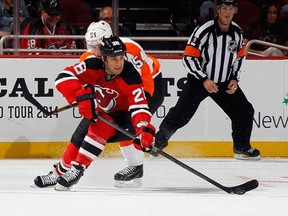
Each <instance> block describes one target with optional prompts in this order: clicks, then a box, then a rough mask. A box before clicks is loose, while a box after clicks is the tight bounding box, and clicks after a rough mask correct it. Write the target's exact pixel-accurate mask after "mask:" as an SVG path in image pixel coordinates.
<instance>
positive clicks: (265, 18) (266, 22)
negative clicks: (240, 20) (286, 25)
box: [244, 2, 283, 56]
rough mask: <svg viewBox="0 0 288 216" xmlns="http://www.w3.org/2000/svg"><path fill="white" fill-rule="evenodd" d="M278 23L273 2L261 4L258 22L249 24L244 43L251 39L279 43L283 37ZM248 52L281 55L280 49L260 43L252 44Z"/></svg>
mask: <svg viewBox="0 0 288 216" xmlns="http://www.w3.org/2000/svg"><path fill="white" fill-rule="evenodd" d="M281 34H282V30H281V28H280V23H279V10H278V7H277V4H276V3H275V2H270V3H269V4H264V5H262V6H261V9H260V14H259V19H258V22H256V23H253V24H251V25H250V26H249V27H248V29H247V32H246V33H245V35H244V43H245V44H247V43H248V41H250V40H252V39H257V40H262V41H266V42H270V43H275V44H280V43H281V42H282V41H283V39H282V38H281V37H282V35H281ZM249 52H253V53H256V54H260V55H264V56H283V53H282V51H281V50H279V49H277V48H275V47H267V46H263V45H260V44H252V45H251V47H250V49H249Z"/></svg>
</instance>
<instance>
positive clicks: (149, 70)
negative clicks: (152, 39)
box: [80, 37, 161, 96]
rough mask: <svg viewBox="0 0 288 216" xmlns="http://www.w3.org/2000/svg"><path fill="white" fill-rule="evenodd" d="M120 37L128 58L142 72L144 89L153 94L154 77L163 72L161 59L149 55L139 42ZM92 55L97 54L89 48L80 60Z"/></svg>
mask: <svg viewBox="0 0 288 216" xmlns="http://www.w3.org/2000/svg"><path fill="white" fill-rule="evenodd" d="M120 39H121V40H122V41H123V43H124V44H125V45H126V48H127V51H126V60H127V61H129V62H131V63H132V64H133V65H134V67H135V68H136V70H137V71H138V72H139V73H140V75H141V78H142V82H143V86H144V90H145V91H147V92H149V93H150V95H151V96H152V95H153V93H154V80H153V79H154V78H155V77H156V76H157V75H158V74H160V73H161V71H160V63H159V61H158V60H157V59H156V58H155V57H153V56H150V55H147V54H146V53H145V52H144V50H143V48H142V47H141V46H140V45H139V44H138V43H137V42H135V41H133V40H131V39H129V38H126V37H120ZM91 57H95V55H94V54H93V52H92V51H91V50H88V51H87V52H86V53H83V54H82V55H81V57H80V61H84V60H85V59H87V58H91Z"/></svg>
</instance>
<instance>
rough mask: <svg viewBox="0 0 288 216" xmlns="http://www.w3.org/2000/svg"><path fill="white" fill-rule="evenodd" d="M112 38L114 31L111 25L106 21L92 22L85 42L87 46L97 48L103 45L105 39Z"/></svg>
mask: <svg viewBox="0 0 288 216" xmlns="http://www.w3.org/2000/svg"><path fill="white" fill-rule="evenodd" d="M111 36H112V29H111V27H110V25H109V24H108V23H107V22H105V21H99V22H92V23H91V24H90V25H89V26H88V28H87V32H86V34H85V40H86V43H87V45H89V46H95V45H98V44H101V42H102V40H103V38H109V37H111Z"/></svg>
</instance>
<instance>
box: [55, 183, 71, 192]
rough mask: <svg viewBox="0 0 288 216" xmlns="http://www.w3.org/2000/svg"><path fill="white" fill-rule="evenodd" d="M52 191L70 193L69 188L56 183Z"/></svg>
mask: <svg viewBox="0 0 288 216" xmlns="http://www.w3.org/2000/svg"><path fill="white" fill-rule="evenodd" d="M54 190H56V191H70V190H71V187H65V186H63V185H60V184H58V183H57V184H56V185H55V187H54Z"/></svg>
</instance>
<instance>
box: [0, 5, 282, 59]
mask: <svg viewBox="0 0 288 216" xmlns="http://www.w3.org/2000/svg"><path fill="white" fill-rule="evenodd" d="M14 1H15V0H14ZM244 1H248V0H239V1H238V4H239V6H240V4H241V2H244ZM96 2H102V4H99V6H100V5H101V7H98V6H97V5H95V4H96V3H95V1H90V0H67V1H66V0H19V16H20V34H46V35H49V34H51V35H61V34H65V35H66V34H68V35H69V34H71V35H84V34H85V32H86V29H87V27H88V25H89V24H90V23H91V22H93V21H95V22H96V21H99V20H104V21H107V22H108V23H109V24H110V25H111V26H112V24H113V23H112V8H111V3H112V1H96ZM122 2H123V1H120V2H119V7H120V8H121V7H122V6H121V3H122ZM124 2H125V1H124ZM127 2H128V3H129V1H127ZM249 2H250V3H253V4H254V5H256V6H257V8H258V9H259V11H258V13H256V12H255V14H249V16H250V17H251V16H252V17H253V15H254V16H257V17H254V20H255V22H252V23H245V25H242V24H241V23H238V24H239V25H240V27H242V30H243V32H244V38H245V43H247V42H248V41H250V40H252V39H259V40H263V41H267V42H272V43H276V44H280V45H284V46H287V44H288V42H287V41H288V31H287V30H288V27H287V25H288V0H249ZM55 3H56V4H58V6H57V7H56V9H55V8H53V5H55ZM109 3H110V6H109ZM128 3H127V4H128ZM105 4H106V5H105ZM155 4H156V3H155ZM73 5H74V6H75V7H74V6H73ZM146 5H148V6H147V7H150V6H151V7H152V6H153V1H152V3H151V2H150V1H147V2H146ZM166 5H167V4H166ZM50 6H51V7H52V8H50ZM102 6H103V7H102ZM125 7H126V11H125V14H124V15H123V13H122V12H121V11H120V12H119V23H120V25H119V29H118V31H117V32H118V35H119V36H128V37H131V36H163V37H165V36H187V37H188V36H190V35H191V33H192V31H193V30H194V29H195V28H196V27H197V26H199V25H202V24H203V23H205V22H206V21H208V20H210V19H213V18H214V16H215V15H214V11H215V6H214V0H206V1H205V0H180V1H175V0H170V2H169V13H167V17H166V18H165V17H164V18H165V19H167V20H168V22H169V23H170V24H171V26H172V27H171V28H172V31H171V28H170V31H169V32H168V31H162V32H161V31H160V30H158V31H155V30H154V31H153V30H151V31H149V30H147V31H137V29H136V27H135V26H136V24H135V23H134V24H133V20H135V22H137V19H138V18H135V16H134V17H131V16H130V17H129V13H132V10H130V9H129V8H127V5H126V6H125ZM158 8H159V7H158ZM247 9H248V8H247ZM49 11H50V12H51V11H52V12H51V13H50V12H49ZM80 11H81V12H82V13H81V14H79V13H80ZM85 11H86V12H85ZM87 11H89V12H87ZM122 11H123V10H122ZM241 11H242V13H244V12H243V8H242V9H241ZM89 13H90V14H89ZM159 13H160V12H159ZM258 14H259V16H258ZM88 15H89V16H88ZM85 16H87V17H85ZM139 16H142V14H141V13H140V12H139ZM159 16H160V15H159ZM164 16H166V15H164ZM239 16H240V14H239ZM153 17H155V19H156V18H157V19H158V18H159V17H157V16H153V14H152V13H151V17H149V16H147V17H146V19H147V20H149V19H153ZM236 17H237V16H236ZM164 18H163V19H164ZM144 19H145V18H144ZM35 20H38V22H35ZM43 20H44V21H43ZM238 20H244V18H243V19H241V17H240V18H239V19H238ZM41 21H42V22H44V23H48V24H45V25H42V26H41V25H40V23H41ZM31 22H32V23H33V25H32V27H33V28H32V29H33V31H31ZM180 22H182V24H185V25H184V28H183V27H182V28H180V27H179V26H178V25H179V23H180ZM14 23H15V20H14V17H13V0H0V37H3V36H5V35H9V34H13V28H14ZM131 23H132V24H131ZM241 25H242V26H241ZM112 27H113V26H112ZM60 28H61V29H60ZM59 29H60V30H59ZM55 30H56V31H55ZM152 32H153V33H152ZM167 32H168V33H167ZM34 42H35V41H27V40H26V42H23V41H21V46H22V48H33V47H34V48H37V47H39V48H55V47H56V48H61V49H66V48H71V49H72V48H81V49H83V48H85V44H84V43H83V42H79V41H76V42H75V41H74V42H71V41H70V42H67V41H63V40H62V41H61V42H60V43H57V41H54V42H53V43H52V45H51V43H50V44H49V45H48V47H46V45H47V44H45V43H42V42H41V41H36V42H35V44H33V43H34ZM36 43H37V44H36ZM139 43H140V44H141V42H139ZM152 43H153V42H152ZM175 44H176V45H175ZM175 44H174V45H175V46H174V45H173V43H171V42H170V43H169V45H168V44H167V43H166V44H164V45H162V46H160V47H157V45H156V42H154V43H153V46H149V45H151V43H148V44H145V42H142V46H143V47H144V48H145V49H151V48H152V49H153V48H155V49H164V50H165V49H182V48H183V47H184V46H185V42H182V44H180V42H177V43H175ZM146 45H147V46H146ZM172 45H173V46H172ZM5 46H6V47H7V46H11V44H10V45H9V44H6V45H5ZM171 47H172V48H171ZM268 48H269V47H265V46H260V45H254V46H253V47H251V50H250V51H253V52H256V53H258V54H262V55H286V54H287V53H286V52H285V51H280V50H275V49H270V50H268Z"/></svg>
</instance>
